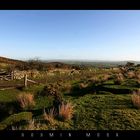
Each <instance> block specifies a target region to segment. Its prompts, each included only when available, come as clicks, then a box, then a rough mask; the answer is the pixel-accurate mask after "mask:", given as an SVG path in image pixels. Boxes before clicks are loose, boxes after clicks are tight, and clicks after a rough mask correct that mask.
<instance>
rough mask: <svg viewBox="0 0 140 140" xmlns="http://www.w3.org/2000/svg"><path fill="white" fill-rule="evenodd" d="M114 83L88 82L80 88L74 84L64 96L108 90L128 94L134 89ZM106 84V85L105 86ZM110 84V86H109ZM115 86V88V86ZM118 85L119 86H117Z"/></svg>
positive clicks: (76, 95) (78, 95) (113, 92)
mask: <svg viewBox="0 0 140 140" xmlns="http://www.w3.org/2000/svg"><path fill="white" fill-rule="evenodd" d="M113 85H114V84H102V83H101V84H90V85H89V86H87V87H85V88H80V87H79V85H74V86H73V87H72V89H71V91H70V92H69V93H67V94H65V96H72V97H80V96H84V95H86V94H94V93H95V94H100V93H101V92H108V93H112V94H130V93H132V91H133V90H134V89H133V88H129V87H128V88H127V87H121V85H114V87H111V86H113ZM107 86H108V87H107ZM109 86H110V87H109ZM115 86H116V87H117V88H116V87H115ZM119 86H120V87H119Z"/></svg>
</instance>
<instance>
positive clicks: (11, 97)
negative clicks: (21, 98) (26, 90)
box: [0, 89, 20, 102]
mask: <svg viewBox="0 0 140 140" xmlns="http://www.w3.org/2000/svg"><path fill="white" fill-rule="evenodd" d="M19 93H20V91H19V90H17V89H9V90H3V91H1V90H0V102H12V101H15V100H16V96H17V95H18V94H19Z"/></svg>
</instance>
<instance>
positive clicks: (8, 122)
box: [0, 112, 32, 130]
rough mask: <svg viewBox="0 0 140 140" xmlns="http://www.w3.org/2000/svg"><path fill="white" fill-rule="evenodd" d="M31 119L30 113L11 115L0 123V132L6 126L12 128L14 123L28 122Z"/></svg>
mask: <svg viewBox="0 0 140 140" xmlns="http://www.w3.org/2000/svg"><path fill="white" fill-rule="evenodd" d="M31 119H32V113H31V112H21V113H18V114H14V115H11V116H10V117H8V118H6V119H5V120H4V121H2V122H0V130H3V129H5V128H7V127H8V126H12V125H14V124H15V123H19V122H21V121H29V120H31Z"/></svg>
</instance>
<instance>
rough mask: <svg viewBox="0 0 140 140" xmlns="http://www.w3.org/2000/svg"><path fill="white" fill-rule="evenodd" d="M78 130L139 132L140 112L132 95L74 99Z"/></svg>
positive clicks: (75, 126) (90, 96)
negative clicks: (132, 99)
mask: <svg viewBox="0 0 140 140" xmlns="http://www.w3.org/2000/svg"><path fill="white" fill-rule="evenodd" d="M73 102H74V103H75V104H76V115H75V122H74V124H75V125H74V129H76V130H79V129H80V130H138V129H140V110H137V109H135V108H134V107H133V105H132V102H131V96H130V95H85V96H84V97H81V98H79V99H74V100H73Z"/></svg>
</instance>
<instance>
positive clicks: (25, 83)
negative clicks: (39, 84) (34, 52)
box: [24, 74, 27, 87]
mask: <svg viewBox="0 0 140 140" xmlns="http://www.w3.org/2000/svg"><path fill="white" fill-rule="evenodd" d="M24 87H27V74H25V75H24Z"/></svg>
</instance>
